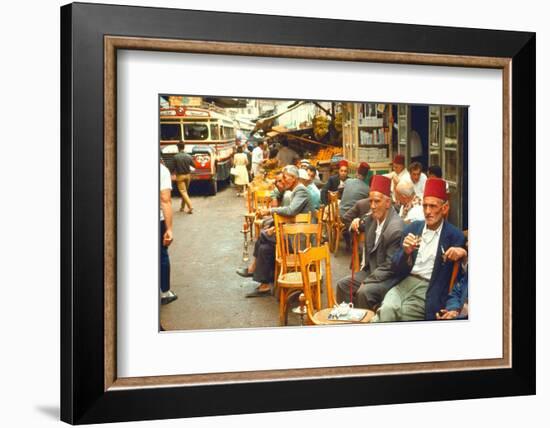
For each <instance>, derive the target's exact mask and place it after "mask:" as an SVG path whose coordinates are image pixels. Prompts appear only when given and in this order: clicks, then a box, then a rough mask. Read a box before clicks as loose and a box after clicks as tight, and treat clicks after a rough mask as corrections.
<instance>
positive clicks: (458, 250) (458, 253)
mask: <svg viewBox="0 0 550 428" xmlns="http://www.w3.org/2000/svg"><path fill="white" fill-rule="evenodd" d="M467 255H468V252H467V251H466V250H465V249H464V248H462V247H450V248H448V249H447V251H445V254H443V261H445V262H446V261H447V260H450V261H452V262H456V261H457V260H460V259H462V258H464V257H466V256H467Z"/></svg>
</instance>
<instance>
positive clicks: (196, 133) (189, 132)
mask: <svg viewBox="0 0 550 428" xmlns="http://www.w3.org/2000/svg"><path fill="white" fill-rule="evenodd" d="M183 134H184V139H185V140H207V139H208V125H206V124H203V123H185V124H184V125H183Z"/></svg>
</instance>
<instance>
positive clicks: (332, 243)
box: [326, 192, 345, 255]
mask: <svg viewBox="0 0 550 428" xmlns="http://www.w3.org/2000/svg"><path fill="white" fill-rule="evenodd" d="M327 210H328V215H327V224H326V227H327V237H328V243H329V249H330V252H331V253H334V255H336V254H337V253H338V247H339V246H340V238H341V237H342V234H343V231H344V228H345V225H344V223H342V220H341V219H340V206H339V201H338V192H328V208H327Z"/></svg>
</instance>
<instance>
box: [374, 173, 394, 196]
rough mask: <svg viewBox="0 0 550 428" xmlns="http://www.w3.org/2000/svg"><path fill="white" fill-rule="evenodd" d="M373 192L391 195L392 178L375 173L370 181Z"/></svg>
mask: <svg viewBox="0 0 550 428" xmlns="http://www.w3.org/2000/svg"><path fill="white" fill-rule="evenodd" d="M370 191H371V192H380V193H382V194H384V195H386V196H388V197H389V196H390V195H391V193H390V192H391V180H390V179H389V178H388V177H385V176H383V175H373V176H372V179H371V182H370Z"/></svg>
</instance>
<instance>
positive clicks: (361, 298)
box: [336, 270, 395, 310]
mask: <svg viewBox="0 0 550 428" xmlns="http://www.w3.org/2000/svg"><path fill="white" fill-rule="evenodd" d="M367 276H368V273H367V272H365V271H364V270H360V271H359V272H356V273H355V275H354V277H353V281H352V279H351V275H349V276H346V277H344V278H342V279H341V280H340V281H338V284H337V288H336V301H337V302H338V303H341V302H349V301H350V286H351V293H352V299H353V305H354V306H355V307H356V308H364V309H370V310H374V308H376V307H377V306H378V305H380V304H381V303H382V300H383V299H384V296H385V295H386V293H387V292H388V291H389V290H390V289H391V288H392V287H393V286H394V285H395V280H388V281H383V282H364V281H365V279H366V278H367Z"/></svg>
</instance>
